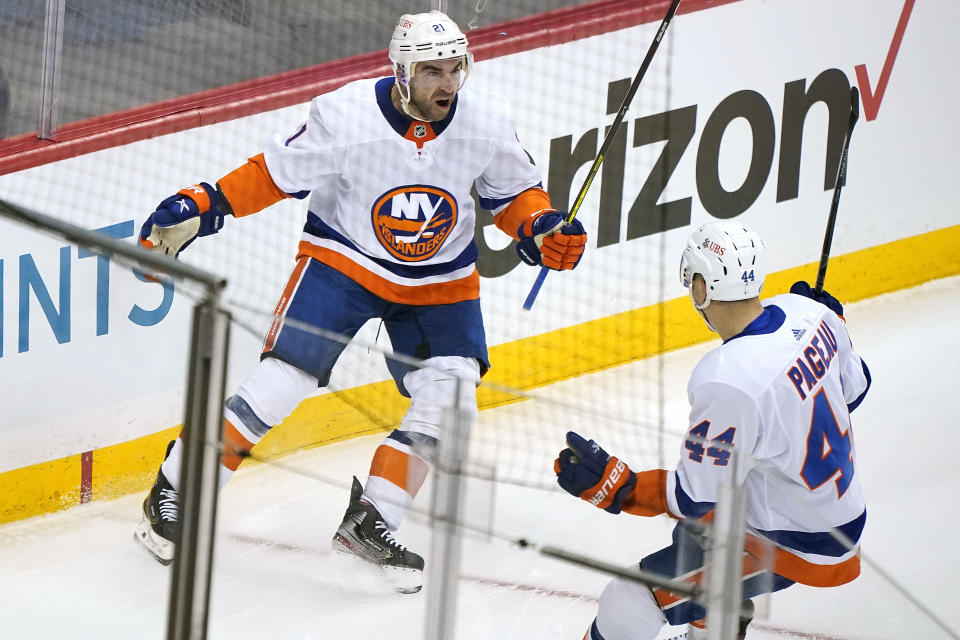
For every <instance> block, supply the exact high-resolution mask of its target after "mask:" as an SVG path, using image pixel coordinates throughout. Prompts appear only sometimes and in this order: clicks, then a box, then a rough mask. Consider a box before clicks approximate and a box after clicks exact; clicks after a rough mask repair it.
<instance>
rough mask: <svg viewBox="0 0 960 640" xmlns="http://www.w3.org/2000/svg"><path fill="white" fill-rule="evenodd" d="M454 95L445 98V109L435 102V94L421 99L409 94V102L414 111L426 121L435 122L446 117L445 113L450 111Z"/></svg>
mask: <svg viewBox="0 0 960 640" xmlns="http://www.w3.org/2000/svg"><path fill="white" fill-rule="evenodd" d="M455 96H456V94H454V95H452V96H450V97H449V98H446V100H447V108H446V109H444V108H443V107H441V106H440V105H438V104H437V103H436V94H433V95H431V96H429V97H427V98H426V99H421V98H418V97H417V96H411V97H410V104H411V105H412V106H413V107H414V109H415V112H416V113H418V114H420V115H421V116H423V117H424V118H425V119H426V121H427V122H436V121H437V120H443V119H444V118H446V117H447V114H448V113H450V106H451V105H452V104H453V99H454V97H455Z"/></svg>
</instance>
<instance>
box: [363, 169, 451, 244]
mask: <svg viewBox="0 0 960 640" xmlns="http://www.w3.org/2000/svg"><path fill="white" fill-rule="evenodd" d="M457 213H458V208H457V201H456V198H454V197H453V195H452V194H450V193H449V192H447V191H444V190H443V189H440V188H438V187H431V186H426V185H407V186H403V187H397V188H395V189H391V190H390V191H387V192H386V193H384V194H383V195H381V196H380V197H379V198H377V200H376V202H375V203H374V205H373V207H372V209H371V214H372V222H373V230H374V233H375V234H376V236H377V240H379V241H380V244H382V245H383V247H384V248H385V249H386V250H387V251H389V252H390V254H391V255H392V256H394V257H396V258H399V259H401V260H404V261H408V262H418V261H420V260H426V259H427V258H430V257H432V256H434V255H436V253H437V251H439V250H440V247H441V246H443V243H444V242H445V241H446V239H447V238H448V237H450V233H451V232H452V231H453V228H454V226H455V225H456V223H457Z"/></svg>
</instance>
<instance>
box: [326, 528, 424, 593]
mask: <svg viewBox="0 0 960 640" xmlns="http://www.w3.org/2000/svg"><path fill="white" fill-rule="evenodd" d="M333 551H334V554H335V555H336V556H337V557H339V558H341V559H343V560H345V561H346V564H347V565H349V570H350V571H351V575H352V577H353V578H361V577H369V578H370V579H372V580H374V581H375V582H376V583H377V584H380V585H383V586H386V587H389V588H390V589H391V590H393V591H395V592H396V593H405V594H410V593H419V592H420V590H421V589H422V588H423V572H422V571H417V570H416V569H402V568H400V567H388V566H383V565H379V564H376V563H374V562H370V561H369V560H365V559H364V558H361V557H360V556H358V555H357V554H355V553H354V552H353V550H352V549H350V547H347V546H345V545H344V544H343V543H341V542H340V541H339V540H337V539H334V542H333ZM361 582H362V580H361Z"/></svg>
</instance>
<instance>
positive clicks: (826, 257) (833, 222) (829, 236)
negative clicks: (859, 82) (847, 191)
mask: <svg viewBox="0 0 960 640" xmlns="http://www.w3.org/2000/svg"><path fill="white" fill-rule="evenodd" d="M859 119H860V91H859V90H858V89H857V87H856V86H853V87H851V88H850V120H849V122H848V123H847V135H846V137H845V138H844V140H843V151H842V152H841V154H840V166H839V168H838V169H837V182H836V184H835V185H833V200H832V201H831V203H830V216H829V218H827V229H826V231H825V232H824V234H823V249H822V250H821V251H820V264H819V266H818V267H817V282H816V285H815V286H814V292H815V293H816V294H817V295H819V294H820V293H822V292H823V282H824V280H825V279H826V277H827V264H828V262H829V261H830V248H831V246H832V245H833V230H834V228H836V226H837V209H838V208H839V206H840V190H841V189H842V188H843V185H844V183H845V182H846V181H847V155H848V154H849V152H850V138H851V137H852V136H853V127H854V126H855V125H856V124H857V120H859Z"/></svg>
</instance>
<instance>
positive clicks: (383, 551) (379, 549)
mask: <svg viewBox="0 0 960 640" xmlns="http://www.w3.org/2000/svg"><path fill="white" fill-rule="evenodd" d="M362 495H363V485H361V484H360V481H359V480H357V478H356V477H354V478H353V487H352V488H351V490H350V506H348V507H347V512H346V514H344V516H343V522H341V523H340V527H339V528H338V529H337V533H336V534H335V535H334V536H333V550H334V551H339V552H341V553H346V554H350V555H351V556H355V557H357V558H360V559H361V560H363V561H365V562H368V563H370V564H372V565H374V566H376V567H378V568H379V569H380V570H381V571H382V572H383V573H384V575H385V576H386V578H387V580H388V582H389V583H390V584H391V586H393V588H394V590H395V591H397V592H399V593H417V592H418V591H420V587H421V586H422V583H423V558H421V557H420V556H418V555H417V554H415V553H413V552H412V551H410V550H409V549H407V548H406V547H405V546H403V545H402V544H400V543H399V542H397V540H396V538H394V537H393V534H392V533H391V532H390V530H389V529H388V528H387V523H386V522H384V521H383V518H382V517H380V512H378V511H377V509H376V508H375V507H374V506H373V505H372V504H370V503H368V502H366V501H365V500H361V499H360V497H361V496H362Z"/></svg>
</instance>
